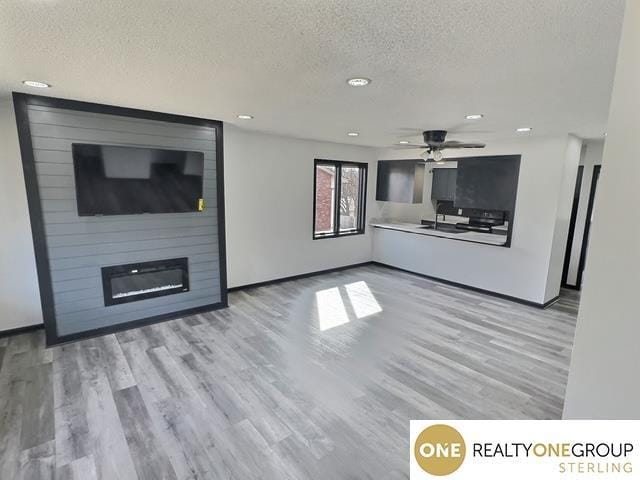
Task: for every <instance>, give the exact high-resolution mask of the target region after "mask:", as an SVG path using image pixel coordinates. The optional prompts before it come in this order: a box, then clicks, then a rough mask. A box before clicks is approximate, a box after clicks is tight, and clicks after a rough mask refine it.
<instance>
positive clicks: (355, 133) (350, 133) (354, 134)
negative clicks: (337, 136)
mask: <svg viewBox="0 0 640 480" xmlns="http://www.w3.org/2000/svg"><path fill="white" fill-rule="evenodd" d="M347 135H349V136H350V137H357V136H358V135H360V134H359V133H358V132H349V133H347Z"/></svg>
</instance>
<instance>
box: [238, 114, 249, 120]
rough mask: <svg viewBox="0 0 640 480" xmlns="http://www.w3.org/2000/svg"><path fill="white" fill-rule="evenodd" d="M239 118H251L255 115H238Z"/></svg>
mask: <svg viewBox="0 0 640 480" xmlns="http://www.w3.org/2000/svg"><path fill="white" fill-rule="evenodd" d="M238 118H239V119H240V120H251V119H252V118H253V115H238Z"/></svg>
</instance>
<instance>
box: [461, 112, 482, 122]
mask: <svg viewBox="0 0 640 480" xmlns="http://www.w3.org/2000/svg"><path fill="white" fill-rule="evenodd" d="M482 117H484V115H483V114H481V113H471V114H469V115H467V116H466V117H465V118H466V119H467V120H480V119H481V118H482Z"/></svg>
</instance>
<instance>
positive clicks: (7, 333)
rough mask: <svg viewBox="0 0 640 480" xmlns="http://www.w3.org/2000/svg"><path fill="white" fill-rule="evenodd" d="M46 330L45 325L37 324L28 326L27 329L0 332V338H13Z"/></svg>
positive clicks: (20, 328) (19, 328)
mask: <svg viewBox="0 0 640 480" xmlns="http://www.w3.org/2000/svg"><path fill="white" fill-rule="evenodd" d="M43 328H44V323H36V324H35V325H28V326H26V327H18V328H10V329H9V330H2V331H0V338H4V337H12V336H14V335H20V334H22V333H29V332H35V331H37V330H41V329H43Z"/></svg>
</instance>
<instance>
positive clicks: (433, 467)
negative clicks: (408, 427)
mask: <svg viewBox="0 0 640 480" xmlns="http://www.w3.org/2000/svg"><path fill="white" fill-rule="evenodd" d="M466 453H467V447H466V445H465V443H464V438H462V435H460V432H458V431H457V430H456V429H455V428H453V427H450V426H449V425H431V426H430V427H428V428H426V429H424V430H423V431H422V432H421V433H420V435H418V438H416V443H415V445H414V448H413V455H414V456H415V459H416V461H417V462H418V465H420V468H422V470H424V471H425V472H427V473H429V474H431V475H436V476H444V475H450V474H452V473H453V472H455V471H456V470H458V468H460V466H461V465H462V462H464V457H465V455H466Z"/></svg>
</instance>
